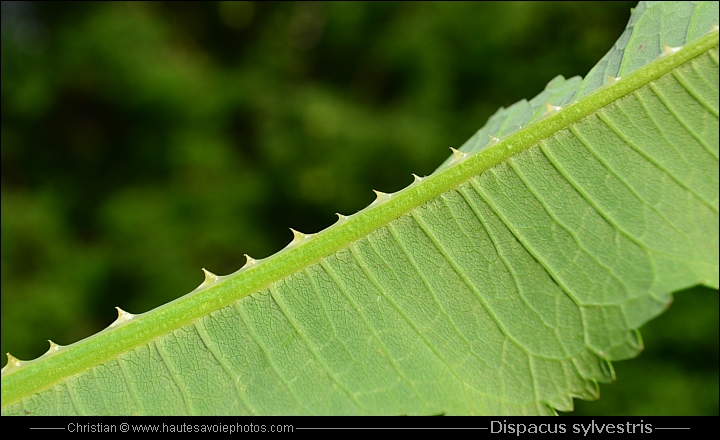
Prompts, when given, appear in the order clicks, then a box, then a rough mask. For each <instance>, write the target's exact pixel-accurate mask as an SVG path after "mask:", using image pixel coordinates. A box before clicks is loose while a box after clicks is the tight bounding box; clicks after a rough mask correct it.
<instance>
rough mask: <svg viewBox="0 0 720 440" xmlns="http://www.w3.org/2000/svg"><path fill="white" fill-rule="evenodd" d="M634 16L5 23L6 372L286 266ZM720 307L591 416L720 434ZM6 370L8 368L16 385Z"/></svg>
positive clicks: (573, 71)
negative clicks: (296, 252)
mask: <svg viewBox="0 0 720 440" xmlns="http://www.w3.org/2000/svg"><path fill="white" fill-rule="evenodd" d="M633 6H634V3H633V2H629V3H627V2H625V3H586V2H582V3H514V2H513V3H448V2H443V3H411V2H401V3H330V4H326V3H250V2H240V3H210V2H204V3H110V2H98V3H59V2H56V3H52V2H48V3H33V2H3V3H2V64H1V68H2V72H1V73H2V173H1V175H2V188H1V191H2V194H1V195H2V273H1V279H2V352H3V353H5V352H7V351H10V352H12V354H13V355H15V356H16V357H18V358H20V359H30V358H34V357H37V356H38V355H40V354H42V353H43V352H45V351H46V350H47V347H48V345H47V342H46V340H47V339H52V340H53V341H55V342H57V343H59V344H61V345H64V344H69V343H72V342H75V341H77V340H79V339H81V338H84V337H87V336H89V335H91V334H93V333H94V332H96V331H98V330H100V329H102V328H104V327H105V326H107V325H108V324H109V323H110V322H112V321H113V320H114V319H115V317H116V312H115V310H114V306H121V307H122V308H123V309H125V310H127V311H129V312H131V313H141V312H145V311H147V310H150V309H152V308H154V307H157V306H159V305H161V304H163V303H165V302H167V301H169V300H172V299H175V298H177V297H179V296H181V295H183V294H185V293H187V292H189V291H190V290H192V289H193V288H195V287H196V286H197V285H198V284H200V282H201V281H202V279H203V277H202V272H201V271H200V268H201V267H206V268H208V269H209V270H211V271H213V272H215V273H217V274H220V275H223V274H227V273H230V272H233V271H235V270H237V269H238V268H240V267H241V266H242V264H243V263H244V261H245V258H244V257H243V254H244V253H247V254H249V255H251V256H253V257H255V258H263V257H266V256H268V255H270V254H272V253H274V252H275V251H277V250H279V249H280V248H282V247H283V246H285V245H286V244H287V243H288V242H289V241H290V240H291V237H292V234H291V233H290V231H289V229H288V228H289V227H292V228H294V229H297V230H300V231H303V232H307V233H312V232H317V231H319V230H321V229H323V228H325V227H327V226H329V225H330V224H332V223H333V222H334V221H335V215H334V213H335V212H340V213H343V214H352V213H354V212H356V211H358V210H360V209H362V208H363V207H365V206H366V205H367V204H368V203H370V202H371V201H372V200H373V199H374V194H373V193H372V191H371V190H372V189H377V190H380V191H384V192H393V191H396V190H398V189H400V188H402V187H404V186H405V185H407V184H409V183H410V182H411V181H412V178H411V175H410V174H411V173H416V174H418V175H421V176H422V175H426V174H430V173H431V172H432V171H433V170H434V169H435V168H436V167H437V166H438V165H439V164H440V163H441V162H442V161H443V160H444V159H445V158H446V157H447V156H448V154H449V151H448V146H451V145H453V146H459V145H461V144H462V143H463V142H464V141H465V140H466V139H467V138H469V137H470V136H471V135H472V134H473V133H474V132H475V131H476V130H477V129H479V128H480V127H481V126H482V125H483V124H484V123H485V121H486V120H487V118H488V117H489V116H490V115H491V114H492V113H494V112H495V111H496V110H497V108H498V107H500V106H509V105H511V104H512V103H514V102H516V101H518V100H520V99H522V98H531V97H533V96H535V95H536V94H537V93H539V92H540V91H541V90H542V89H543V88H544V86H545V84H546V83H547V82H548V81H549V80H550V79H552V78H553V77H554V76H555V75H558V74H562V75H564V76H565V77H571V76H574V75H584V74H585V73H587V72H588V71H589V70H590V68H591V67H592V66H593V65H594V64H595V63H596V62H597V61H598V60H599V59H600V58H601V57H602V56H603V55H604V54H605V53H606V52H607V51H608V50H609V49H610V47H611V46H612V44H613V43H614V42H615V40H616V39H617V38H618V37H619V36H620V34H621V32H622V31H623V29H624V27H625V25H626V23H627V20H628V18H629V15H630V8H631V7H633ZM717 298H718V295H717V292H714V291H709V290H701V291H698V292H694V293H692V294H690V293H686V294H680V295H678V296H677V298H676V304H675V305H674V306H673V307H672V308H671V310H670V311H669V312H668V313H666V314H665V315H663V316H662V317H660V318H659V319H657V320H655V321H653V322H651V323H650V324H649V325H648V327H647V328H646V329H643V337H644V340H645V343H646V346H647V347H648V349H647V352H646V353H645V354H643V355H642V356H641V357H640V358H638V359H636V360H633V361H630V362H620V363H616V364H615V367H616V372H617V375H618V379H619V382H618V383H616V384H614V385H603V386H602V388H601V392H602V395H603V398H602V399H601V400H600V401H598V402H579V403H578V411H577V412H576V413H578V414H600V413H603V414H718V338H717V334H718V313H717V309H718V301H717ZM5 362H6V361H5V360H3V364H4V363H5Z"/></svg>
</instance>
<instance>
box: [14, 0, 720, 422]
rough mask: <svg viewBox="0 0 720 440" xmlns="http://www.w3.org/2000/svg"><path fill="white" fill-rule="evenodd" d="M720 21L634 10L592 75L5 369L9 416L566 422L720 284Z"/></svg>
mask: <svg viewBox="0 0 720 440" xmlns="http://www.w3.org/2000/svg"><path fill="white" fill-rule="evenodd" d="M717 16H718V10H717V3H715V2H707V3H698V4H688V3H659V4H642V3H641V4H640V5H639V6H638V8H636V9H635V11H634V13H633V15H632V17H631V20H630V23H629V25H628V28H627V30H626V31H625V33H623V35H622V36H621V38H620V40H618V42H617V43H616V45H615V47H614V48H613V49H612V50H611V51H610V52H609V53H608V54H607V55H606V56H605V57H604V58H603V59H602V60H601V61H600V62H599V63H598V65H597V66H596V67H595V68H594V69H593V70H592V71H591V72H590V73H589V74H588V76H587V77H586V79H585V80H581V79H580V78H571V79H569V80H565V79H564V78H562V77H558V78H556V79H554V80H553V81H551V82H550V83H549V84H548V87H547V88H546V90H545V91H543V92H542V93H541V94H540V95H539V96H538V97H536V98H534V99H532V100H530V101H521V102H519V103H517V104H515V105H514V106H512V107H510V108H508V109H501V110H500V111H499V112H498V113H497V114H496V115H495V116H493V117H492V118H491V119H490V120H489V121H488V124H487V125H486V126H485V127H483V128H482V129H480V130H479V131H478V133H477V134H476V135H475V136H473V137H472V138H471V139H470V140H468V142H466V144H465V145H463V147H462V148H461V149H460V150H461V151H460V152H458V153H456V154H455V155H454V156H452V157H451V158H449V159H448V161H447V162H446V163H445V164H443V165H442V166H441V167H440V168H439V169H438V170H437V171H436V172H435V173H434V174H433V175H431V176H429V177H427V178H424V179H422V180H418V181H416V182H415V183H413V184H412V185H410V186H409V187H408V188H406V189H405V190H402V191H400V192H398V193H396V194H393V195H392V196H382V195H381V196H379V197H378V200H377V201H376V202H375V203H374V204H373V205H371V206H370V207H368V208H366V209H365V210H363V211H361V212H360V213H357V214H355V215H354V216H351V217H349V218H341V219H340V220H339V221H338V223H337V224H336V225H334V226H332V227H330V228H328V229H326V230H324V231H322V232H320V233H318V234H316V235H315V236H312V237H311V236H303V235H298V237H296V240H295V241H294V242H293V243H291V245H290V246H289V247H288V248H286V249H285V250H284V251H282V252H280V253H279V254H277V255H276V256H273V257H270V258H268V259H266V260H263V261H260V262H257V263H253V262H249V263H248V264H247V265H246V266H245V267H244V268H243V269H241V270H240V271H239V272H237V273H236V274H232V275H229V276H227V277H217V278H215V277H214V276H212V275H211V274H210V275H208V278H207V279H206V281H205V283H203V284H202V285H201V286H200V287H199V288H198V289H196V291H194V292H192V293H190V294H188V295H186V296H184V297H182V298H179V299H178V300H176V301H174V302H172V303H170V304H167V305H165V306H162V307H160V308H158V309H156V310H153V311H151V312H148V313H145V314H143V315H137V316H134V317H129V316H126V317H124V318H123V317H122V316H121V319H119V320H118V321H117V322H116V323H115V324H114V325H113V326H111V327H110V328H108V329H107V330H105V331H103V332H101V333H99V334H98V335H95V336H93V337H91V338H88V339H86V340H83V341H80V342H78V343H76V344H73V345H71V346H68V347H57V346H54V347H53V348H51V350H50V352H48V354H46V355H44V356H42V357H41V358H39V359H37V360H34V361H17V360H14V359H11V362H9V364H8V366H6V367H5V368H4V369H3V376H2V402H3V403H2V405H3V407H2V413H3V414H4V415H8V414H18V415H19V414H113V415H120V414H171V415H180V414H248V415H250V414H338V415H342V414H389V415H392V414H440V413H444V414H554V413H555V410H561V411H570V410H572V409H573V402H572V398H574V397H575V398H583V399H593V398H596V397H597V389H598V388H597V382H609V381H611V380H613V379H614V373H613V370H612V365H611V364H610V361H615V360H621V359H627V358H631V357H633V356H636V355H637V354H638V353H639V351H640V350H641V349H642V342H641V339H640V335H639V333H638V331H637V329H638V328H639V327H640V326H641V325H642V324H643V323H645V322H647V321H648V320H649V319H651V318H653V317H655V316H657V315H658V314H659V313H661V312H662V311H663V310H664V309H665V308H666V307H667V306H668V305H669V303H670V301H671V293H672V292H674V291H676V290H679V289H683V288H687V287H690V286H693V285H697V284H704V285H706V286H709V287H713V288H717V287H718V32H717V30H713V31H711V29H712V25H713V24H717ZM715 29H716V28H715ZM665 45H667V46H669V47H665ZM680 46H683V47H682V49H680V50H677V51H675V50H673V49H672V48H673V47H680ZM663 51H664V52H663ZM618 77H620V79H619V80H616V78H618ZM546 103H548V104H549V106H546ZM488 135H491V136H492V137H495V138H499V140H497V139H492V138H491V137H489V136H488ZM129 318H131V319H129Z"/></svg>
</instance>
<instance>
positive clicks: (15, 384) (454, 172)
mask: <svg viewBox="0 0 720 440" xmlns="http://www.w3.org/2000/svg"><path fill="white" fill-rule="evenodd" d="M717 45H718V32H717V31H715V32H710V33H709V34H706V35H705V36H703V37H701V38H699V39H697V40H695V41H694V42H692V43H689V44H687V45H685V46H684V47H683V48H682V49H681V50H679V51H677V52H675V53H674V54H671V55H668V56H666V57H660V58H659V59H656V60H655V61H653V62H651V63H649V64H647V65H645V66H643V67H642V68H640V69H638V70H636V71H635V72H633V73H631V74H629V75H627V76H625V77H623V78H622V79H621V80H620V81H617V82H615V83H614V84H611V85H607V86H604V87H601V88H600V89H598V90H596V91H594V92H592V93H591V94H589V95H587V96H585V97H583V98H582V99H580V100H578V101H576V102H573V103H572V104H570V105H569V106H567V107H565V108H563V109H562V110H561V111H559V112H557V113H554V114H552V115H550V116H548V117H546V118H544V119H542V120H540V121H538V122H535V123H533V124H532V125H531V126H528V127H525V128H522V129H520V130H519V131H517V132H516V133H514V134H512V135H510V136H508V137H506V138H505V139H503V140H501V141H500V142H498V143H497V144H495V145H493V146H491V147H489V148H486V149H484V150H482V152H477V153H474V154H469V155H468V157H467V158H466V159H465V160H463V161H461V162H459V163H456V164H454V165H452V166H450V167H448V168H446V169H444V170H442V171H440V172H436V173H435V174H433V175H431V176H430V177H427V178H425V179H423V181H422V182H420V183H418V184H411V185H410V186H409V187H407V188H405V189H403V190H401V191H399V192H397V193H395V194H394V195H393V196H392V198H390V199H389V200H387V201H385V202H383V203H381V204H377V205H371V206H369V207H368V208H365V209H364V210H362V211H360V212H359V213H357V214H355V215H353V216H351V217H349V218H348V219H347V221H345V222H344V223H342V224H336V225H333V226H331V227H329V228H327V229H325V230H323V231H321V232H320V233H319V234H318V235H317V236H315V237H314V238H312V239H311V240H309V241H307V242H306V243H303V244H302V245H300V246H298V247H296V248H293V249H291V250H288V251H280V252H279V253H277V254H275V255H273V256H271V257H269V258H267V259H265V260H263V261H262V262H259V264H258V265H257V266H254V267H252V268H248V269H245V270H243V269H241V270H240V271H238V272H236V273H235V274H231V275H228V276H226V277H219V281H218V283H217V284H215V285H212V286H210V287H208V288H204V289H196V291H193V292H191V293H190V294H187V295H185V296H182V297H180V298H178V299H176V300H174V301H172V302H170V303H168V304H165V305H163V306H160V307H158V308H156V309H154V310H151V311H149V312H147V313H144V314H142V315H137V316H136V317H134V318H133V319H132V320H131V321H129V322H127V323H125V324H123V325H120V326H117V327H114V328H112V329H110V328H108V329H105V330H103V331H101V332H99V333H97V334H95V335H93V336H90V337H88V338H86V339H84V340H81V341H79V342H76V343H75V344H71V345H70V346H68V347H67V348H66V349H64V350H62V351H59V352H56V353H53V354H52V355H49V356H45V355H44V356H43V357H41V358H39V359H37V360H34V361H27V362H23V364H22V365H21V366H20V367H17V368H16V369H12V370H11V371H7V372H6V373H5V374H3V376H2V405H3V406H5V405H8V404H10V403H13V402H15V401H17V400H19V399H21V398H23V397H24V396H26V395H27V394H29V393H32V392H37V391H40V390H41V389H45V388H47V387H50V386H52V385H53V384H55V383H57V382H58V381H60V380H62V379H63V378H64V377H67V376H69V375H73V374H76V373H78V372H81V371H83V370H87V369H89V368H92V367H93V366H95V365H98V364H101V363H103V362H105V361H107V360H110V359H113V358H115V357H117V356H118V355H119V354H121V353H123V352H126V351H129V350H131V349H133V348H135V347H137V346H140V345H143V344H146V343H147V342H148V341H150V340H153V339H155V338H157V337H158V336H159V335H162V334H165V333H168V332H171V331H173V330H175V329H177V328H180V327H183V326H185V325H187V324H188V323H191V322H193V321H194V320H196V319H197V318H199V317H201V316H205V315H207V314H209V313H211V312H213V311H215V310H218V309H220V308H222V307H225V306H227V305H229V304H231V303H232V302H234V301H237V300H239V299H241V298H243V297H245V296H248V295H250V294H252V293H253V292H257V291H259V290H261V289H263V288H264V287H267V286H268V285H271V284H272V283H273V282H275V281H277V280H280V279H283V278H285V277H287V276H289V275H291V274H293V273H295V272H297V271H298V270H301V269H303V268H304V267H307V266H309V265H310V264H313V263H314V262H316V261H318V260H319V259H321V258H323V257H325V256H327V255H330V254H332V253H334V252H336V251H337V250H339V249H342V248H344V247H346V246H347V245H348V244H349V243H352V242H354V241H356V240H358V239H360V238H361V237H363V236H365V235H367V234H369V233H370V232H372V231H374V230H376V229H378V228H380V227H382V226H385V225H386V224H388V223H389V222H391V221H392V220H394V219H396V218H398V217H400V216H401V215H403V214H405V213H407V212H409V211H411V210H412V209H414V208H415V207H417V206H420V205H422V204H423V203H425V202H427V201H429V200H431V199H433V198H435V197H437V196H439V195H440V194H442V193H444V192H447V191H449V190H451V189H452V188H455V187H457V186H458V185H460V184H462V183H463V182H465V181H467V180H469V179H470V178H472V177H474V176H477V175H479V174H481V173H482V172H484V171H486V170H488V169H490V168H492V167H494V166H495V165H497V164H499V163H501V162H504V161H505V160H507V159H508V158H510V157H512V156H514V155H517V154H519V153H521V152H523V151H525V150H527V149H528V148H530V147H532V146H533V145H536V144H537V143H538V142H539V141H540V140H542V139H545V138H548V137H550V136H551V135H553V134H554V133H556V132H558V131H560V130H562V129H565V128H567V127H569V126H570V125H571V124H573V123H575V122H577V121H579V120H581V119H583V118H585V117H587V116H589V115H591V114H593V113H594V112H596V111H597V110H599V109H601V108H603V107H605V106H607V105H608V104H611V103H612V102H614V101H616V100H618V99H620V98H622V97H623V96H626V95H628V94H630V93H633V92H634V91H636V90H638V89H640V88H641V87H643V86H646V85H648V84H649V83H651V82H652V81H654V80H656V79H658V78H660V77H662V76H663V75H666V74H668V73H671V72H672V71H673V70H674V69H675V68H677V67H679V66H680V65H682V64H685V63H686V62H688V61H691V60H692V59H694V58H696V57H698V56H700V55H702V54H703V53H705V52H707V51H708V50H710V49H712V48H713V47H715V46H717ZM271 263H272V264H271ZM70 347H72V348H70Z"/></svg>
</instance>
